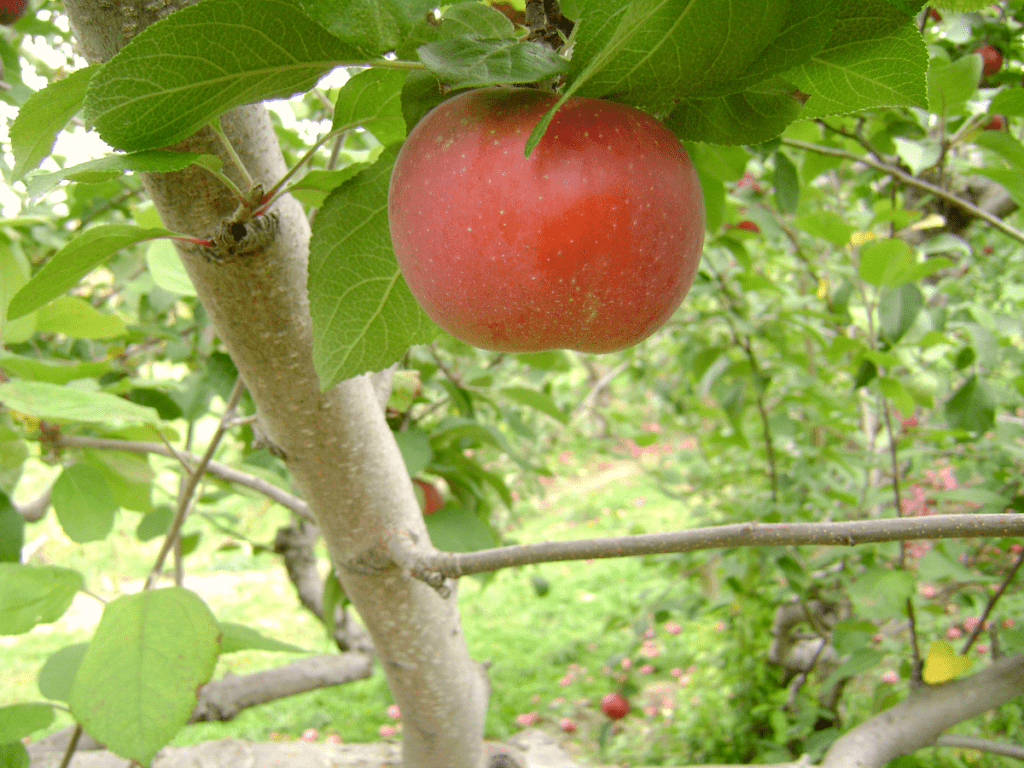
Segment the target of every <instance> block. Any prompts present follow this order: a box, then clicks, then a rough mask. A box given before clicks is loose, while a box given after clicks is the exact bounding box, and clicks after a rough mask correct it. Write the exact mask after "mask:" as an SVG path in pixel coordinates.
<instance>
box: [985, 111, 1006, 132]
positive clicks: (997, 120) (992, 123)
mask: <svg viewBox="0 0 1024 768" xmlns="http://www.w3.org/2000/svg"><path fill="white" fill-rule="evenodd" d="M1005 127H1006V118H1005V117H1003V116H1002V115H992V117H991V118H990V119H989V121H988V122H987V123H985V124H984V125H983V126H981V128H982V130H984V131H1001V130H1003V128H1005Z"/></svg>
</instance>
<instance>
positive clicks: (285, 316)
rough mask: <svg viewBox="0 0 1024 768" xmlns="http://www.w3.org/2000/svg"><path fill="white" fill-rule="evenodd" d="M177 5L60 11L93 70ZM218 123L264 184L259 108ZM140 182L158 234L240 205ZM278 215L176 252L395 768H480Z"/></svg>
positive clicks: (123, 3) (381, 424)
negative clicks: (391, 717) (361, 655)
mask: <svg viewBox="0 0 1024 768" xmlns="http://www.w3.org/2000/svg"><path fill="white" fill-rule="evenodd" d="M184 4H185V2H183V1H182V0H177V2H169V1H164V2H152V1H151V0H67V1H66V2H65V8H66V10H67V14H68V17H69V18H70V21H71V25H72V29H73V32H74V34H75V37H76V39H77V41H78V44H79V46H80V50H81V52H82V53H83V55H84V56H85V57H86V58H87V59H88V60H89V61H90V62H92V63H96V62H102V61H106V60H107V59H109V58H110V57H111V56H113V55H114V54H115V53H116V52H117V51H118V50H120V48H121V47H122V46H123V45H124V44H125V43H127V42H128V40H129V39H130V38H131V37H132V36H133V35H134V34H136V33H137V32H139V31H141V29H143V28H144V27H145V26H146V25H148V24H149V23H152V22H153V21H156V20H157V19H159V18H161V17H163V16H166V15H167V14H168V13H170V12H171V11H173V10H174V9H176V8H178V7H180V6H182V5H184ZM222 125H223V128H224V132H225V134H226V135H227V137H228V139H229V141H230V142H231V143H232V145H233V146H234V148H235V151H236V152H237V153H238V155H239V156H240V158H241V160H242V162H243V163H244V164H245V166H246V169H247V171H248V173H249V175H250V176H251V177H252V179H253V180H254V181H256V182H257V183H262V184H263V185H264V187H265V188H270V187H271V186H272V185H273V184H274V183H275V182H276V181H277V180H278V179H279V178H280V177H281V176H282V175H283V174H284V173H285V170H286V169H285V165H284V160H283V158H282V155H281V152H280V148H279V146H278V143H277V140H276V137H275V135H274V132H273V128H272V126H271V123H270V120H269V118H268V116H267V113H266V110H265V109H264V108H263V107H262V106H261V105H251V106H246V107H241V108H239V109H236V110H234V111H232V112H230V113H228V114H226V115H225V116H224V118H223V123H222ZM172 149H177V150H181V151H190V152H203V153H208V154H213V155H217V156H219V157H221V158H222V159H223V160H224V167H225V172H226V173H227V174H228V175H229V176H230V177H231V178H232V181H234V182H235V183H236V184H238V185H239V187H240V188H243V190H244V187H245V182H244V181H243V178H244V177H243V175H242V174H241V173H239V172H238V170H237V169H236V168H235V167H234V165H233V163H232V161H231V159H230V157H229V156H228V154H227V153H226V152H225V151H224V148H223V146H222V145H221V143H220V141H219V139H218V138H217V136H216V135H215V134H214V133H213V131H211V130H209V129H204V130H202V131H199V132H198V133H196V134H195V135H193V136H192V137H190V138H189V139H187V140H185V141H183V142H181V143H180V144H179V145H177V146H176V147H173V148H172ZM143 181H144V184H145V186H146V189H147V191H148V192H149V193H150V195H151V196H152V198H153V201H154V203H155V205H156V208H157V210H158V211H159V213H160V216H161V219H162V220H163V222H164V225H165V226H166V227H167V228H168V229H171V230H175V231H178V232H183V233H188V234H190V235H195V236H198V237H210V236H212V235H214V234H215V233H217V232H218V231H219V230H220V228H221V226H222V224H221V222H222V220H223V219H224V218H225V217H229V216H230V215H231V214H232V213H233V212H234V210H235V209H236V207H237V203H238V201H237V200H236V199H235V198H234V197H233V196H232V195H231V194H230V193H229V191H228V190H227V189H225V188H224V187H223V186H222V185H221V184H220V182H218V181H217V180H216V179H214V178H213V177H212V176H210V175H208V174H207V173H206V172H204V171H202V170H200V169H198V168H194V167H193V168H189V169H186V170H184V171H181V172H178V173H168V174H149V175H146V176H144V179H143ZM273 213H274V215H275V217H276V221H277V225H276V227H274V228H273V229H272V230H270V231H272V232H273V237H271V238H267V239H266V241H264V240H262V239H259V238H257V239H255V240H253V246H252V248H250V249H246V252H245V253H243V254H242V255H236V256H232V257H230V258H226V259H225V260H223V261H220V262H217V261H211V260H209V259H208V257H207V256H208V254H206V253H204V251H203V249H202V248H199V247H192V246H179V253H180V255H181V258H182V261H183V262H184V264H185V267H186V269H187V270H188V273H189V275H190V277H191V278H192V281H193V283H194V284H195V287H196V291H197V293H198V296H199V299H200V301H201V302H202V304H203V306H204V308H205V309H206V312H207V313H208V315H209V317H210V319H211V320H212V322H213V324H214V326H215V327H216V330H217V334H218V336H219V337H220V339H221V341H222V343H223V344H224V346H225V347H226V348H227V350H228V352H229V354H230V355H231V357H232V359H233V360H234V362H235V365H236V366H237V367H238V370H239V373H240V375H241V376H242V379H243V381H244V382H245V384H246V386H247V387H248V388H249V391H250V393H251V394H252V397H253V400H254V401H255V403H256V406H257V409H258V412H259V417H260V421H261V425H262V427H263V430H264V432H265V434H266V435H267V437H268V438H269V439H270V440H271V441H272V443H273V444H274V445H275V446H276V447H277V448H279V449H280V450H281V451H282V453H283V455H284V456H285V457H286V463H287V465H288V468H289V471H290V472H291V475H292V477H293V479H294V481H295V483H296V485H297V486H298V487H299V488H300V489H301V492H302V495H303V497H304V498H305V500H306V501H307V503H308V504H309V507H310V509H311V511H312V512H313V514H314V515H315V517H316V519H317V522H318V525H319V526H320V529H321V530H322V531H323V534H324V538H325V540H326V542H327V545H328V549H329V551H330V553H331V558H332V561H333V563H334V567H335V569H336V571H337V573H338V576H339V579H340V581H341V584H342V586H343V588H344V589H345V592H346V594H347V595H348V597H349V598H350V599H351V600H352V603H353V604H354V606H355V607H356V610H357V611H358V612H359V614H360V616H361V617H362V619H363V621H364V622H365V624H366V626H367V628H368V629H369V631H370V635H371V637H372V639H373V644H374V647H375V648H376V650H377V653H378V656H379V658H380V660H381V663H382V666H383V668H384V672H385V675H386V676H387V680H388V685H389V687H390V689H391V692H392V695H393V696H394V699H395V701H396V703H397V704H398V705H399V706H400V707H401V710H402V719H403V722H404V724H405V730H404V734H403V745H402V760H403V765H404V766H406V768H480V766H481V765H482V763H483V754H484V750H483V721H484V712H485V709H486V705H487V697H488V688H487V684H486V680H485V678H484V677H483V674H482V672H481V670H480V667H479V666H478V665H476V664H475V663H474V662H473V661H472V660H471V659H470V657H469V655H468V652H467V649H466V644H465V639H464V637H463V634H462V629H461V627H460V623H459V615H458V609H457V605H456V599H455V596H454V590H451V591H450V593H449V596H448V597H444V596H442V595H441V594H439V592H438V591H436V590H434V589H432V588H431V587H429V586H427V585H426V584H424V583H422V582H420V581H417V580H415V579H413V578H411V577H410V576H409V575H408V574H407V573H405V572H403V571H402V570H401V569H399V568H398V567H396V566H395V565H394V563H393V560H392V558H391V556H390V555H389V553H388V548H389V542H390V541H393V537H395V536H396V535H397V536H404V537H407V540H409V541H412V542H415V543H416V546H426V547H429V538H428V537H427V532H426V528H425V526H424V524H423V519H422V515H421V513H420V509H419V505H418V504H417V501H416V497H415V494H414V492H413V489H412V484H411V482H410V480H409V477H408V473H407V472H406V470H405V466H404V464H403V461H402V457H401V454H400V453H399V451H398V448H397V446H396V444H395V441H394V439H393V437H392V435H391V431H390V430H389V429H388V426H387V424H386V423H385V421H384V414H383V410H382V408H381V406H380V403H379V401H378V399H377V394H376V393H375V390H374V386H373V382H372V380H371V377H370V376H368V375H366V376H359V377H356V378H354V379H350V380H348V381H343V382H341V383H340V384H338V385H337V386H336V387H334V388H332V389H331V390H329V391H327V392H323V393H321V392H320V388H319V384H318V381H317V377H316V374H315V372H314V369H313V361H312V344H311V331H310V328H311V322H310V316H309V306H308V301H307V296H306V275H307V258H308V243H309V226H308V222H307V220H306V217H305V214H304V211H303V210H302V207H301V206H300V205H299V203H298V202H297V201H295V200H294V199H292V198H290V197H285V198H282V199H281V200H280V201H279V202H278V203H276V204H275V206H274V211H273ZM252 230H253V228H252V227H251V226H250V229H249V232H250V234H251V233H252Z"/></svg>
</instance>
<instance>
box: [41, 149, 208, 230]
mask: <svg viewBox="0 0 1024 768" xmlns="http://www.w3.org/2000/svg"><path fill="white" fill-rule="evenodd" d="M190 165H200V166H202V167H203V168H209V169H211V170H218V171H219V170H220V168H221V166H222V165H223V164H222V163H221V160H220V158H219V157H215V156H213V155H200V154H197V153H195V152H168V151H162V150H158V149H150V150H146V151H143V152H131V153H128V154H124V153H121V152H117V153H115V154H113V155H107V156H106V157H101V158H98V159H96V160H88V161H86V162H84V163H79V164H78V165H73V166H70V167H68V168H64V169H62V170H60V171H54V172H53V173H37V174H33V176H32V178H31V179H30V180H29V182H28V194H29V197H38V196H40V195H44V194H46V193H47V192H49V191H50V190H51V189H52V188H53V187H54V186H56V185H57V183H58V182H59V181H60V180H61V179H69V180H71V181H84V182H87V183H91V184H95V183H97V182H100V181H107V180H109V179H115V178H117V177H118V176H120V175H121V174H123V173H126V172H127V171H131V172H133V173H170V172H172V171H180V170H182V169H183V168H188V167H189V166H190ZM140 223H141V222H140Z"/></svg>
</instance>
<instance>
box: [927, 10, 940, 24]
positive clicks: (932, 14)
mask: <svg viewBox="0 0 1024 768" xmlns="http://www.w3.org/2000/svg"><path fill="white" fill-rule="evenodd" d="M928 18H930V19H931V20H932V21H936V22H938V21H942V14H941V13H939V12H938V11H937V10H935V9H934V8H929V9H928Z"/></svg>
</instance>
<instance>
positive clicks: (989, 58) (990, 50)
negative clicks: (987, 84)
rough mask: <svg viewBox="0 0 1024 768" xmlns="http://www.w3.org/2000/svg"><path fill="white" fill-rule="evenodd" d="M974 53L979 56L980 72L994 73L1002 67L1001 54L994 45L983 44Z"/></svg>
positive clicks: (984, 73)
mask: <svg viewBox="0 0 1024 768" xmlns="http://www.w3.org/2000/svg"><path fill="white" fill-rule="evenodd" d="M976 53H978V54H979V55H980V56H981V73H982V74H983V75H994V74H995V73H996V72H998V71H999V70H1000V69H1002V68H1003V54H1002V53H1001V52H1000V50H999V49H998V48H996V47H995V46H994V45H983V46H981V47H980V48H979V49H978V50H977V51H976Z"/></svg>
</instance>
